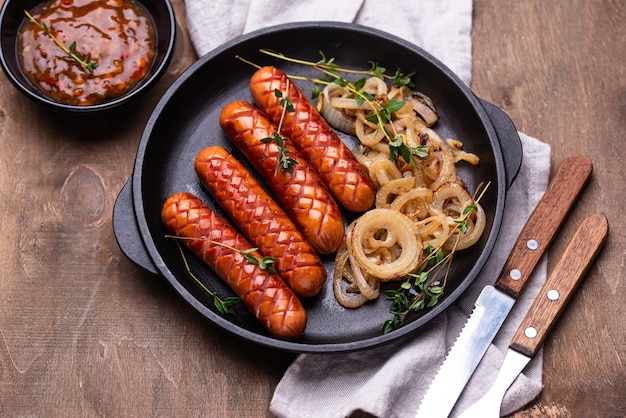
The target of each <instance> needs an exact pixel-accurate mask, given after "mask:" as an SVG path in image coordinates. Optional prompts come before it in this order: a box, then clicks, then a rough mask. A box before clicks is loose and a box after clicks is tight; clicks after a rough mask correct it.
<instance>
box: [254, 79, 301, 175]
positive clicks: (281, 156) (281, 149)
mask: <svg viewBox="0 0 626 418" xmlns="http://www.w3.org/2000/svg"><path fill="white" fill-rule="evenodd" d="M287 91H289V82H288V83H287ZM274 96H276V98H277V99H279V100H278V103H279V104H280V106H281V107H282V108H283V111H282V114H281V115H280V123H279V124H278V128H277V130H276V132H274V135H273V136H271V137H267V138H263V139H261V142H263V143H265V144H268V143H270V142H275V143H276V145H277V146H278V166H277V167H276V170H277V171H278V170H284V171H286V172H288V173H290V174H291V173H293V167H294V166H295V165H296V164H297V163H298V162H297V161H296V159H295V158H292V157H290V156H289V150H288V149H287V148H286V147H285V142H286V141H287V138H284V137H283V136H282V135H281V134H280V130H281V128H282V126H283V121H284V120H285V114H286V112H289V113H293V112H294V106H293V102H292V101H291V98H289V96H288V95H287V94H283V92H282V91H280V89H274Z"/></svg>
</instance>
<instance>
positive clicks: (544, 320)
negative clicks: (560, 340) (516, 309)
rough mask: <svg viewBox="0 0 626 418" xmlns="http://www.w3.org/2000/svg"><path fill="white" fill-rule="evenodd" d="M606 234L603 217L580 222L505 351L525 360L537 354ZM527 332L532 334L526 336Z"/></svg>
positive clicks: (601, 245) (602, 215) (591, 262)
mask: <svg viewBox="0 0 626 418" xmlns="http://www.w3.org/2000/svg"><path fill="white" fill-rule="evenodd" d="M608 233H609V223H608V221H607V219H606V217H605V216H604V214H603V213H594V214H593V215H590V216H588V217H586V218H585V219H584V220H583V221H582V222H581V224H580V226H579V227H578V229H576V232H575V233H574V236H573V237H572V239H571V240H570V241H569V243H568V244H567V248H565V251H564V252H563V254H561V255H560V256H559V261H558V262H557V263H556V265H555V266H554V268H553V269H552V271H551V272H550V275H549V276H548V278H547V280H546V282H545V284H544V285H543V287H542V288H541V290H539V293H538V294H537V297H536V298H535V300H534V301H533V303H532V304H531V306H530V308H529V309H528V313H527V314H526V316H525V317H524V319H522V322H521V324H520V326H519V328H518V329H517V331H515V334H514V335H513V338H512V339H511V344H510V345H509V347H511V348H512V349H513V350H515V351H517V352H519V353H522V354H524V355H525V356H526V357H530V358H532V357H534V356H535V355H536V354H537V351H539V349H540V348H541V346H542V345H543V342H544V341H545V339H546V337H547V336H548V335H549V333H550V331H551V330H552V327H553V326H554V324H555V323H556V321H557V320H558V319H559V316H560V315H561V314H562V313H563V310H564V309H565V307H566V306H567V303H568V302H569V300H570V299H571V298H572V296H573V295H574V292H575V291H576V289H577V288H578V286H579V285H580V283H581V281H582V280H583V279H584V278H585V276H586V274H587V271H589V268H590V267H591V265H592V264H593V262H594V261H595V259H596V257H597V256H598V254H599V253H600V251H601V250H602V247H603V246H604V243H605V242H606V237H607V235H608ZM529 329H534V330H535V332H534V333H531V334H528V333H527V330H529Z"/></svg>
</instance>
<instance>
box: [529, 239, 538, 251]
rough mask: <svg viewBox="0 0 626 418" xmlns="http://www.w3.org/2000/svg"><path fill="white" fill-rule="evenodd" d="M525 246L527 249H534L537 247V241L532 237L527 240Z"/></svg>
mask: <svg viewBox="0 0 626 418" xmlns="http://www.w3.org/2000/svg"><path fill="white" fill-rule="evenodd" d="M526 246H527V247H528V249H529V250H533V251H535V250H536V249H537V248H539V243H538V242H537V241H535V240H534V239H529V240H528V242H527V243H526Z"/></svg>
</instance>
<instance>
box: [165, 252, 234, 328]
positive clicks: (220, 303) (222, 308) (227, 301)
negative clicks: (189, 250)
mask: <svg viewBox="0 0 626 418" xmlns="http://www.w3.org/2000/svg"><path fill="white" fill-rule="evenodd" d="M176 245H177V246H178V250H179V251H180V255H181V257H182V258H183V263H184V264H185V269H186V270H187V273H188V274H189V276H191V278H192V279H193V280H194V281H195V282H196V283H197V284H198V286H200V287H201V288H202V290H204V291H205V292H207V293H208V294H209V296H211V299H212V300H213V306H215V309H217V311H218V312H219V313H220V315H222V316H226V315H235V314H236V312H235V309H234V307H235V306H236V305H237V304H238V303H239V302H240V301H241V299H239V298H238V297H236V296H227V297H226V298H224V299H222V298H221V297H220V296H219V295H218V294H217V292H216V291H213V290H211V289H209V288H208V287H206V285H205V284H204V283H202V281H201V280H200V279H199V278H198V276H196V275H195V274H193V272H192V271H191V268H190V267H189V263H188V262H187V258H186V257H185V253H184V252H183V249H182V247H181V246H180V243H179V242H178V241H176Z"/></svg>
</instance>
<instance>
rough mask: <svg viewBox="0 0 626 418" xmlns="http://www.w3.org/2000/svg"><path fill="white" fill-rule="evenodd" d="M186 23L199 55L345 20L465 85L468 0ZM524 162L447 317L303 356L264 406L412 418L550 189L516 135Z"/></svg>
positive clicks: (210, 2) (483, 376)
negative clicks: (249, 37)
mask: <svg viewBox="0 0 626 418" xmlns="http://www.w3.org/2000/svg"><path fill="white" fill-rule="evenodd" d="M185 1H186V2H185V5H186V12H187V24H188V29H189V33H190V36H191V40H192V42H193V45H194V48H195V49H196V52H197V53H198V55H200V56H201V55H204V54H205V53H207V52H209V51H211V50H212V49H213V48H215V47H217V46H220V45H221V44H223V43H224V42H226V41H229V40H231V39H233V38H235V37H237V36H239V35H241V34H243V33H248V32H250V31H253V30H256V29H259V28H263V27H267V26H271V25H275V24H281V23H288V22H297V21H321V20H325V21H343V22H354V23H358V24H362V25H367V26H371V27H375V28H377V29H380V30H384V31H386V32H389V33H392V34H394V35H396V36H399V37H401V38H403V39H406V40H407V41H410V42H413V43H414V44H416V45H418V46H420V47H422V48H423V49H425V50H426V51H428V52H429V53H431V54H432V55H434V56H435V57H437V58H438V59H439V60H441V61H442V62H443V63H444V64H446V65H447V66H448V67H450V69H451V70H452V71H454V72H455V73H456V74H457V75H458V76H459V77H460V78H461V79H462V80H463V81H464V82H465V83H467V84H468V85H469V83H470V80H471V37H470V31H471V24H472V2H471V0H422V1H419V2H404V3H394V5H393V6H390V5H389V3H386V2H381V1H375V0H342V1H336V0H309V1H307V2H292V1H291V0H238V1H236V2H231V1H226V0H185ZM520 137H521V139H522V147H523V153H524V155H523V163H522V167H521V169H520V172H519V174H518V176H517V178H516V180H515V182H514V183H513V185H512V186H511V189H510V190H509V191H508V193H507V201H506V208H505V213H504V217H503V224H502V228H501V231H502V233H501V234H500V235H499V237H498V241H497V243H496V245H495V249H494V251H493V253H492V256H491V257H490V258H489V261H488V262H487V264H486V265H485V268H484V269H483V271H482V272H481V274H480V275H479V277H477V278H476V280H475V282H474V283H473V284H472V286H470V288H468V290H467V291H466V292H465V294H464V295H463V297H461V298H460V299H459V300H458V301H457V302H456V303H455V304H454V305H453V306H451V307H450V308H449V309H447V310H446V312H445V313H443V314H442V315H440V316H438V317H437V318H436V319H435V320H434V321H432V323H431V324H429V325H428V326H427V327H425V328H424V329H423V330H420V332H419V333H418V334H417V335H415V336H414V337H411V338H408V339H405V340H402V341H400V342H395V343H392V344H389V345H385V346H383V347H377V348H374V349H369V350H363V351H359V352H355V353H344V354H302V355H300V356H299V357H298V358H297V359H296V360H295V361H294V363H293V364H292V365H291V366H290V367H289V368H288V369H287V371H286V373H285V375H284V377H283V378H282V380H281V381H280V382H279V384H278V386H277V387H276V390H275V392H274V396H273V398H272V401H271V405H270V410H271V412H272V413H274V414H275V415H276V416H279V417H288V418H297V417H346V416H349V415H350V414H352V413H353V412H355V411H365V412H368V413H370V414H373V415H375V416H378V417H405V416H413V415H414V414H415V412H416V410H417V406H418V404H419V400H420V399H421V398H422V396H423V394H424V393H425V391H426V388H427V387H428V384H429V382H430V380H431V379H432V378H433V376H434V375H435V373H436V371H437V369H438V368H439V366H440V364H441V362H442V361H443V359H444V357H445V354H446V352H447V350H448V349H449V348H450V346H451V345H452V343H453V342H454V340H455V339H456V336H457V335H458V333H459V332H460V330H461V328H462V327H463V325H464V323H465V321H466V320H467V317H468V316H469V314H470V313H471V311H472V309H473V306H474V301H475V300H476V298H477V297H478V294H479V293H480V290H481V289H482V288H483V287H484V286H485V285H486V284H493V282H494V280H495V278H496V277H497V275H498V274H499V273H500V270H501V268H502V266H503V265H504V262H505V261H506V257H507V255H508V253H509V252H510V250H511V249H512V248H513V244H514V242H515V239H516V238H517V235H518V233H519V232H520V231H521V228H522V226H523V223H524V221H525V219H527V217H528V216H529V215H530V213H531V212H532V209H533V208H534V207H535V205H536V204H537V202H538V201H539V199H540V197H541V196H542V195H543V192H544V191H545V189H546V187H547V183H548V177H549V170H550V147H549V145H547V144H545V143H543V142H541V141H539V140H537V139H534V138H531V137H529V136H527V135H524V134H520ZM546 272H547V262H546V260H545V259H544V260H542V261H541V262H540V264H539V265H538V266H537V268H536V270H535V273H534V274H533V277H532V278H531V279H530V280H529V284H528V285H527V288H526V290H525V291H524V293H523V294H522V297H521V298H520V300H519V301H518V302H517V303H516V305H515V306H514V308H513V310H512V312H511V313H510V315H509V317H508V318H507V320H506V322H505V323H504V325H503V327H502V329H501V330H500V332H499V334H498V336H497V337H496V338H495V340H494V342H493V344H492V345H491V346H490V348H489V349H488V351H487V353H486V354H485V357H484V358H483V361H482V362H481V364H480V365H479V367H478V368H477V370H476V372H475V373H474V375H473V376H472V378H471V380H470V382H469V384H468V386H467V388H466V390H465V391H464V392H463V394H462V396H461V398H460V399H459V401H458V403H457V405H456V407H455V409H454V410H453V411H452V416H455V415H457V414H458V413H459V412H461V411H463V410H464V409H465V408H467V407H468V406H469V405H471V404H472V403H473V402H474V401H476V400H477V399H478V398H480V396H482V394H483V393H484V392H485V391H486V390H487V389H488V388H489V386H490V384H491V382H492V381H493V380H494V379H495V375H496V373H497V370H498V369H499V368H500V365H501V364H502V361H503V360H504V354H505V352H506V349H507V347H508V343H509V341H510V339H511V337H512V336H513V333H514V332H515V330H516V329H517V326H518V325H519V323H520V322H521V320H522V317H523V315H524V314H525V313H526V311H527V310H528V308H529V306H530V304H531V302H532V299H533V298H534V297H535V295H536V294H537V293H538V291H539V289H540V287H541V286H542V285H543V283H544V282H545V279H546V275H547V274H546ZM541 369H542V352H541V351H540V352H539V354H538V355H537V356H535V358H534V359H533V360H532V361H531V362H530V363H529V365H528V366H527V367H526V369H525V370H524V373H523V374H522V375H520V377H519V378H518V379H517V380H516V381H515V382H514V383H513V385H512V386H511V388H510V389H509V390H508V392H507V394H506V396H505V398H504V400H503V404H502V409H501V412H502V413H504V414H508V413H511V412H514V411H515V410H517V409H519V408H521V407H522V406H524V405H525V404H527V403H528V402H530V401H531V400H532V399H533V398H535V397H536V396H537V395H538V394H539V392H540V391H541V387H542V377H541Z"/></svg>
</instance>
